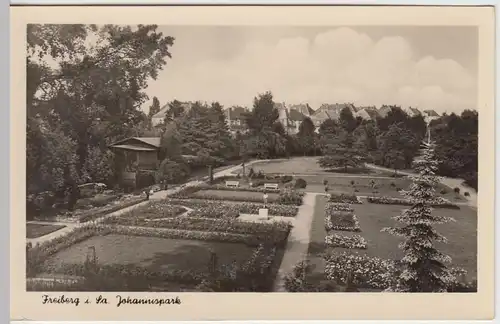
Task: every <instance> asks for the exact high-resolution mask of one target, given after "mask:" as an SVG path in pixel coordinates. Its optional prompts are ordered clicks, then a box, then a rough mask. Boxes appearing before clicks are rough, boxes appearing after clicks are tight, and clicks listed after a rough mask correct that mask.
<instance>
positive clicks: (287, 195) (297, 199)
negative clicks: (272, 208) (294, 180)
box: [277, 189, 304, 206]
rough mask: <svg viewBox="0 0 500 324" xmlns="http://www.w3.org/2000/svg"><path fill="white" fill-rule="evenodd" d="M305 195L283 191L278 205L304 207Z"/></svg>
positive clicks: (294, 191)
mask: <svg viewBox="0 0 500 324" xmlns="http://www.w3.org/2000/svg"><path fill="white" fill-rule="evenodd" d="M303 197H304V194H303V193H302V192H298V191H296V190H290V189H285V190H282V191H281V192H280V194H279V196H278V201H277V202H278V203H279V204H282V205H295V206H300V205H302V199H303Z"/></svg>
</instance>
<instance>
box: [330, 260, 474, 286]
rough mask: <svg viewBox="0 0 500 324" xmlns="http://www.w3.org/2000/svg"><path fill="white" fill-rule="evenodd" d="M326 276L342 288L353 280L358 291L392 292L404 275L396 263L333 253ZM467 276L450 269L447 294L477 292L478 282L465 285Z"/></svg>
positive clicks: (462, 270) (459, 270)
mask: <svg viewBox="0 0 500 324" xmlns="http://www.w3.org/2000/svg"><path fill="white" fill-rule="evenodd" d="M325 261H326V265H325V274H326V277H327V279H329V280H334V281H335V282H337V283H339V284H346V283H347V281H348V277H349V276H351V280H352V284H353V285H355V286H357V287H358V288H371V289H380V290H385V291H392V289H393V288H394V287H396V282H397V277H398V276H399V274H400V268H399V265H398V262H396V261H394V260H388V259H381V258H377V257H370V256H367V255H364V254H358V253H347V252H341V253H330V254H328V255H325ZM465 273H466V271H465V270H464V269H462V268H455V267H453V268H450V269H449V276H448V278H447V282H446V284H447V286H448V287H447V290H448V291H449V292H453V291H467V292H474V291H477V283H476V282H464V281H463V279H461V277H462V276H463V275H464V274H465Z"/></svg>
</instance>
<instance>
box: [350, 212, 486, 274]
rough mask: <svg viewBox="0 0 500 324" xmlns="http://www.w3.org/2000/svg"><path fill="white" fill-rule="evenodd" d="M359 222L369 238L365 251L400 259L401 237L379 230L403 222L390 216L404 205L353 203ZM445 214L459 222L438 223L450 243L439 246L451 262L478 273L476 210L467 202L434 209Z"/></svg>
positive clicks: (437, 227)
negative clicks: (467, 205) (468, 205)
mask: <svg viewBox="0 0 500 324" xmlns="http://www.w3.org/2000/svg"><path fill="white" fill-rule="evenodd" d="M353 208H354V212H355V214H356V216H357V218H358V221H359V223H360V227H361V231H362V233H363V237H364V238H365V239H366V240H367V242H368V249H367V250H365V251H364V253H366V254H368V255H370V256H377V257H381V258H387V259H399V258H401V257H402V251H401V250H400V249H399V248H398V244H399V243H400V242H401V239H400V238H398V237H394V236H392V235H390V234H388V233H386V232H381V231H380V230H381V229H382V228H384V227H390V226H400V225H399V224H396V223H395V221H394V220H393V219H392V218H391V217H393V216H396V215H398V214H400V213H401V211H402V209H404V207H402V206H397V205H375V204H366V203H365V204H362V205H353ZM434 212H436V213H439V214H440V215H442V216H449V217H453V218H454V219H455V220H456V222H450V223H447V224H441V225H437V226H436V229H437V230H438V232H440V233H441V234H442V235H444V236H445V237H446V238H447V239H448V241H449V242H448V244H436V247H437V248H438V249H440V250H441V251H442V252H444V253H446V254H448V255H449V256H450V257H451V258H452V265H453V266H458V267H462V268H464V269H466V270H467V272H468V278H469V279H472V278H474V277H476V276H477V212H476V211H474V210H473V209H471V208H469V207H465V206H461V208H460V210H449V209H441V208H440V209H435V210H434Z"/></svg>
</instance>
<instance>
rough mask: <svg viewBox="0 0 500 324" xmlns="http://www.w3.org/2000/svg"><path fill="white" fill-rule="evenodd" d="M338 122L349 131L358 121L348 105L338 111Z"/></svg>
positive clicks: (352, 129) (354, 127)
mask: <svg viewBox="0 0 500 324" xmlns="http://www.w3.org/2000/svg"><path fill="white" fill-rule="evenodd" d="M339 124H340V125H341V126H342V128H344V130H346V131H347V132H349V133H350V132H353V131H354V130H355V129H356V127H358V121H357V120H356V118H354V116H353V114H352V111H351V109H349V108H348V107H344V108H342V110H341V111H340V116H339Z"/></svg>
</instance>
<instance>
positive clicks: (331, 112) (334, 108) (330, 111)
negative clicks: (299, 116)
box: [313, 103, 357, 120]
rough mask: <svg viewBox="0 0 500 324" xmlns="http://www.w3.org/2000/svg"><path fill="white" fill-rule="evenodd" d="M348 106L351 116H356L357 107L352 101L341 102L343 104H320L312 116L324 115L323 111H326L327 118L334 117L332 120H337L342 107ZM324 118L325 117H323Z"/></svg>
mask: <svg viewBox="0 0 500 324" xmlns="http://www.w3.org/2000/svg"><path fill="white" fill-rule="evenodd" d="M344 108H348V109H349V110H350V111H351V113H352V115H353V116H356V113H357V109H356V107H354V105H353V104H352V103H343V104H322V105H321V106H320V107H319V108H318V109H317V110H316V111H315V113H314V115H313V116H319V115H322V116H325V114H323V112H325V113H326V115H327V116H328V118H331V119H334V120H339V118H340V112H341V111H342V110H343V109H344ZM325 120H326V118H325Z"/></svg>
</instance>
